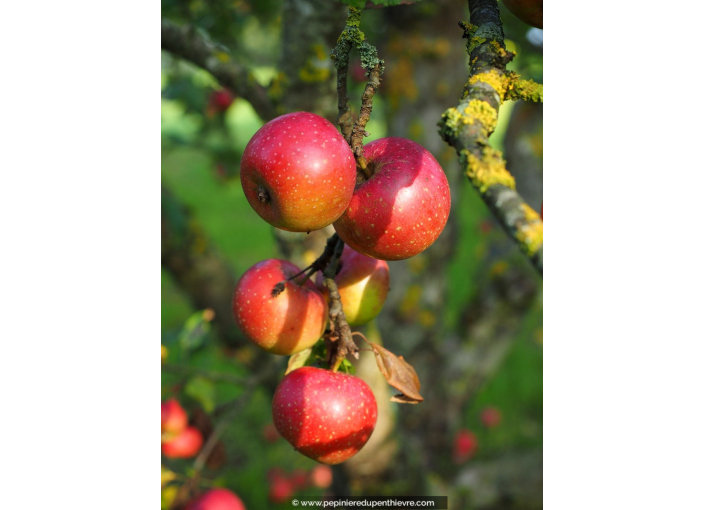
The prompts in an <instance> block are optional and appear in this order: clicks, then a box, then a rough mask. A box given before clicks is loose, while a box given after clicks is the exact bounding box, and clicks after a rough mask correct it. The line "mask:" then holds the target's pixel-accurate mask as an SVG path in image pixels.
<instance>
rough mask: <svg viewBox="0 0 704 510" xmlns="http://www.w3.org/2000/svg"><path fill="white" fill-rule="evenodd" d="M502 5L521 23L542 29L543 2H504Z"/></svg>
mask: <svg viewBox="0 0 704 510" xmlns="http://www.w3.org/2000/svg"><path fill="white" fill-rule="evenodd" d="M504 5H505V6H506V8H507V9H508V10H509V11H511V13H512V14H514V15H515V16H516V17H517V18H518V19H520V20H521V21H522V22H523V23H527V24H529V25H530V26H532V27H535V28H541V29H542V28H543V0H504Z"/></svg>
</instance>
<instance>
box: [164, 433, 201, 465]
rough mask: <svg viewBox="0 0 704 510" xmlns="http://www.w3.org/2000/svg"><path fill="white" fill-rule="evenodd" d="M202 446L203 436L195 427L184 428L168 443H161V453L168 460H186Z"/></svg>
mask: <svg viewBox="0 0 704 510" xmlns="http://www.w3.org/2000/svg"><path fill="white" fill-rule="evenodd" d="M201 446H203V435H202V434H201V433H200V430H198V429H197V428H195V427H186V428H185V429H183V431H182V432H181V433H180V434H179V435H177V436H176V437H175V438H173V439H171V440H170V441H165V442H163V443H161V452H162V453H163V454H164V456H165V457H168V458H169V459H188V458H190V457H193V456H195V455H196V454H197V453H198V451H199V450H200V447H201Z"/></svg>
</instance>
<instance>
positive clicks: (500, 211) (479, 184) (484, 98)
mask: <svg viewBox="0 0 704 510" xmlns="http://www.w3.org/2000/svg"><path fill="white" fill-rule="evenodd" d="M469 16H470V20H471V24H470V23H465V22H460V26H461V27H462V28H463V30H464V34H463V36H462V37H463V38H465V39H467V53H468V54H469V79H468V80H467V84H466V85H465V87H464V91H463V94H462V99H461V100H460V102H459V104H458V105H457V106H456V107H454V108H449V109H448V110H447V111H446V112H445V113H444V114H443V115H442V118H441V120H440V122H439V123H438V125H439V126H440V135H441V136H442V138H443V139H444V140H445V141H446V142H447V143H448V144H449V145H451V146H452V147H454V148H455V150H456V151H457V155H458V157H459V160H460V165H461V166H462V169H463V170H464V172H465V174H466V175H467V177H468V178H469V181H470V182H471V183H472V185H473V186H474V187H475V188H476V189H477V191H478V192H479V194H480V196H481V197H482V199H483V200H484V202H485V203H486V204H487V206H488V207H489V209H490V210H491V211H492V212H493V213H494V215H495V216H496V218H497V219H498V220H499V221H500V223H501V225H502V226H503V228H504V230H506V232H507V233H508V234H509V235H510V236H511V237H512V238H513V239H514V240H515V241H516V242H517V243H518V245H519V246H520V248H521V250H522V251H523V252H524V253H525V254H526V255H527V256H528V258H529V259H530V261H531V262H532V263H533V265H534V266H535V268H536V269H537V270H538V272H539V273H540V274H541V275H542V274H543V222H542V220H541V219H540V215H539V214H538V213H537V212H535V211H534V210H533V209H532V208H531V207H530V206H529V205H528V204H526V202H525V201H524V200H523V198H521V196H520V195H519V194H518V192H517V191H516V183H515V180H514V178H513V176H512V175H511V174H510V172H509V171H508V170H507V169H506V162H505V161H504V159H503V156H502V154H501V152H500V151H497V150H495V149H493V148H491V147H490V146H489V136H491V134H492V133H493V132H494V129H495V128H496V122H497V120H498V117H499V107H500V105H501V104H502V103H503V101H505V100H511V99H523V100H530V101H542V100H543V87H542V85H540V84H537V83H535V82H532V81H529V80H521V79H520V77H519V76H518V75H517V74H516V73H513V72H511V71H506V65H507V64H508V63H509V62H510V61H511V59H513V57H514V54H513V53H511V52H509V51H506V46H505V44H504V34H503V27H502V24H501V18H500V16H499V7H498V4H497V0H469Z"/></svg>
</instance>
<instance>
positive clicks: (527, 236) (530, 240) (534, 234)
mask: <svg viewBox="0 0 704 510" xmlns="http://www.w3.org/2000/svg"><path fill="white" fill-rule="evenodd" d="M521 208H522V209H523V213H524V215H525V221H524V222H522V223H521V224H520V225H519V226H518V229H517V230H516V239H517V240H518V242H519V243H520V245H521V247H522V248H523V249H524V250H525V251H526V253H528V255H533V254H534V253H535V252H536V251H538V249H540V248H541V247H542V246H543V220H541V219H540V215H539V214H538V213H537V212H535V210H533V208H532V207H530V206H529V205H528V204H525V203H524V204H521Z"/></svg>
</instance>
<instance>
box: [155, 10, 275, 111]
mask: <svg viewBox="0 0 704 510" xmlns="http://www.w3.org/2000/svg"><path fill="white" fill-rule="evenodd" d="M161 49H163V50H166V51H168V52H169V53H171V54H173V55H175V56H177V57H180V58H183V59H185V60H188V61H190V62H192V63H193V64H195V65H197V66H198V67H201V68H203V69H205V70H206V71H208V72H209V73H210V74H212V75H213V77H215V79H216V80H218V81H219V82H220V84H221V85H222V86H223V87H227V88H229V89H231V90H233V91H234V92H237V94H238V95H240V96H242V97H243V98H244V99H246V100H247V101H249V102H250V103H251V104H252V107H253V108H254V110H255V111H256V112H257V114H259V116H260V117H261V118H262V119H263V120H264V121H268V120H271V119H273V118H274V117H276V115H277V108H276V106H277V105H276V102H275V101H274V100H273V99H272V96H271V95H270V94H269V92H268V90H267V88H266V87H263V86H261V85H259V83H257V81H256V80H255V79H254V76H253V75H252V73H251V72H250V71H249V69H247V68H246V67H245V66H243V65H242V64H240V63H238V62H237V61H236V60H235V58H234V57H233V55H232V54H231V53H230V51H229V50H228V49H227V48H226V47H225V46H223V45H222V44H219V43H216V42H213V41H212V40H211V39H210V37H209V36H208V35H207V34H206V33H205V32H204V31H203V30H202V29H199V28H195V27H193V26H179V25H176V24H174V23H172V22H171V21H168V20H166V19H162V20H161Z"/></svg>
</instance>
